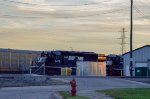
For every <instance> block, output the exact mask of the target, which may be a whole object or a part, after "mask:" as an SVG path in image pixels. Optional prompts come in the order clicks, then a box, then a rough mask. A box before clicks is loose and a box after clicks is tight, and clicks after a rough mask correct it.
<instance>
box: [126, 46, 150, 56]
mask: <svg viewBox="0 0 150 99" xmlns="http://www.w3.org/2000/svg"><path fill="white" fill-rule="evenodd" d="M145 47H150V45H145V46H142V47H139V48H137V49H134V50H133V52H134V51H137V50H140V49H142V48H145ZM128 53H130V51H129V52H126V53H124V54H123V56H124V55H126V54H128Z"/></svg>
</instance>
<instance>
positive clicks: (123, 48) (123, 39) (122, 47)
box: [119, 28, 127, 55]
mask: <svg viewBox="0 0 150 99" xmlns="http://www.w3.org/2000/svg"><path fill="white" fill-rule="evenodd" d="M120 32H121V37H120V38H119V39H121V43H120V45H121V54H122V55H123V54H124V52H125V44H126V41H125V40H126V36H125V32H127V31H125V28H122V31H120Z"/></svg>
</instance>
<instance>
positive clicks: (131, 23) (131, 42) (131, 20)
mask: <svg viewBox="0 0 150 99" xmlns="http://www.w3.org/2000/svg"><path fill="white" fill-rule="evenodd" d="M130 15H131V16H130V18H131V19H130V75H131V77H132V76H133V53H132V51H133V48H132V44H133V0H131V12H130Z"/></svg>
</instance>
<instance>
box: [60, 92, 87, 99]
mask: <svg viewBox="0 0 150 99" xmlns="http://www.w3.org/2000/svg"><path fill="white" fill-rule="evenodd" d="M59 94H60V95H61V96H62V97H63V99H90V98H87V97H83V96H76V97H72V96H71V94H70V93H69V92H65V91H60V92H59Z"/></svg>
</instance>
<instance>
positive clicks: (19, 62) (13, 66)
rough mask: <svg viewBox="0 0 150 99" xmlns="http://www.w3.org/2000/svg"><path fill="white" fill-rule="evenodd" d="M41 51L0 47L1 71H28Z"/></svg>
mask: <svg viewBox="0 0 150 99" xmlns="http://www.w3.org/2000/svg"><path fill="white" fill-rule="evenodd" d="M39 54H40V52H36V51H35V52H34V51H21V50H11V49H6V50H5V49H2V50H1V49H0V72H13V71H27V70H28V69H29V66H30V65H31V63H32V60H34V59H35V58H36V57H37V56H39Z"/></svg>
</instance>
